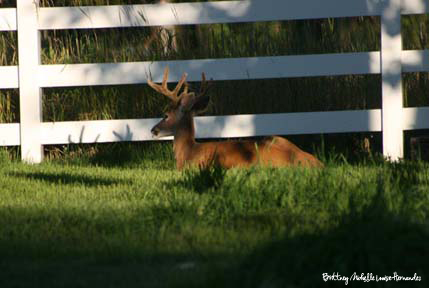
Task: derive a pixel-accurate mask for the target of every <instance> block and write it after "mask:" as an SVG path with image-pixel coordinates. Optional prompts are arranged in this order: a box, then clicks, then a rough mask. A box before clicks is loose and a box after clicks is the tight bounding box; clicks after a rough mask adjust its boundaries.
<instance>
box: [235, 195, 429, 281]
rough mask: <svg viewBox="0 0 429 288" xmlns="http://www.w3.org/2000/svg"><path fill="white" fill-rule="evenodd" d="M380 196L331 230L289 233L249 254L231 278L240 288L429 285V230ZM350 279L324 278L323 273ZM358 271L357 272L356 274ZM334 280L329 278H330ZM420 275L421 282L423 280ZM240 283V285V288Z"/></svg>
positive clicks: (353, 211) (353, 205)
mask: <svg viewBox="0 0 429 288" xmlns="http://www.w3.org/2000/svg"><path fill="white" fill-rule="evenodd" d="M384 201H385V200H384V199H383V198H382V197H375V199H374V201H373V203H372V204H370V205H369V206H367V207H366V208H365V209H364V210H363V211H357V210H356V208H355V207H356V205H355V204H354V203H353V202H351V203H350V205H351V206H350V208H351V213H350V214H349V215H347V216H344V217H343V218H342V219H341V220H340V224H339V225H338V226H337V227H336V228H334V229H331V230H328V231H321V232H320V233H303V234H301V235H297V236H294V235H286V236H285V237H284V238H283V239H282V240H280V241H276V242H275V243H270V244H268V245H266V246H264V247H260V248H259V249H257V250H256V251H254V252H253V253H252V255H250V256H248V257H246V258H245V260H244V261H243V263H242V264H241V265H240V266H239V267H238V268H236V270H235V271H234V272H233V273H231V274H230V275H233V276H231V277H230V278H229V279H228V280H227V282H228V284H229V283H233V285H228V286H229V287H234V285H238V286H239V287H321V286H323V287H325V286H326V287H347V286H345V285H346V284H348V286H351V287H428V277H429V273H428V272H429V261H427V259H428V257H429V245H428V243H429V230H428V228H427V226H424V225H422V224H417V223H415V222H412V221H410V220H409V218H408V217H407V216H404V215H398V214H394V213H391V212H388V210H387V209H386V207H385V202H384ZM324 273H326V274H327V275H330V276H332V275H333V274H335V275H336V274H338V275H340V276H343V277H344V276H345V277H348V279H347V281H348V283H346V280H341V279H339V277H338V276H337V277H336V279H337V281H334V280H330V281H329V280H328V281H327V283H324V281H323V276H322V275H323V274H324ZM355 273H356V274H355ZM362 273H363V274H364V275H365V276H367V273H372V274H373V276H374V277H376V276H379V277H384V276H386V275H387V276H394V273H397V275H399V276H404V277H411V278H412V277H414V276H415V275H416V276H418V277H420V278H418V277H415V278H414V279H416V280H415V281H395V280H391V281H376V279H375V280H373V281H370V282H365V281H363V280H361V281H358V280H356V279H357V278H353V275H354V274H355V275H357V276H359V277H360V276H361V275H362ZM326 279H329V278H326ZM419 279H420V281H418V280H419ZM238 286H237V287H238Z"/></svg>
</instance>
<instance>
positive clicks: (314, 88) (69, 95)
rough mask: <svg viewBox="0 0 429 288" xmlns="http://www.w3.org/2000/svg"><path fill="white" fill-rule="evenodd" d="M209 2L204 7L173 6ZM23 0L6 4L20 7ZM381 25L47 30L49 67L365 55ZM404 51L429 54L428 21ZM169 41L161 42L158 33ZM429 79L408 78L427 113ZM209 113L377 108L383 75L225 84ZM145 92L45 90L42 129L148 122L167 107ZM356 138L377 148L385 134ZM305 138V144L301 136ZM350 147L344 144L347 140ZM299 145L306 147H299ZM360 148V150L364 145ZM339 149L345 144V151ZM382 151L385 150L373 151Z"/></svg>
mask: <svg viewBox="0 0 429 288" xmlns="http://www.w3.org/2000/svg"><path fill="white" fill-rule="evenodd" d="M154 2H156V1H136V0H115V1H109V0H69V1H66V0H62V1H53V0H42V1H41V3H42V6H45V7H46V6H54V5H55V6H78V5H115V4H141V3H154ZM171 2H201V1H185V0H181V1H171ZM15 5H16V1H2V2H1V6H2V7H13V6H15ZM379 22H380V21H379V18H378V17H355V18H340V19H324V20H306V21H275V22H259V23H239V24H213V25H188V26H180V27H176V29H174V30H169V29H163V28H160V27H155V28H121V29H98V30H65V31H64V30H49V31H43V32H42V62H43V64H58V63H94V62H100V63H103V62H127V61H156V60H177V59H203V58H229V57H254V56H268V55H272V56H280V55H298V54H318V53H340V52H366V51H377V50H379V49H380V36H379V35H380V24H379ZM402 22H403V23H402V28H403V32H404V37H403V45H404V49H427V48H429V40H428V38H429V17H428V16H427V15H418V16H404V17H403V21H402ZM161 34H163V35H168V36H167V37H166V38H165V37H164V38H162V37H160V36H159V35H161ZM17 62H18V57H17V37H16V33H15V32H1V33H0V65H16V64H17ZM428 84H429V73H409V74H405V75H404V87H405V89H404V90H405V92H404V103H405V105H406V106H407V107H415V106H427V105H429V97H428V94H427V89H428V87H429V86H428ZM211 96H212V105H210V109H209V110H208V112H207V114H209V115H230V114H250V113H252V114H258V113H282V112H307V111H333V110H356V109H376V108H380V107H381V83H380V76H379V75H356V76H339V77H310V78H291V79H266V80H242V81H217V82H216V85H215V87H214V89H212V91H211ZM164 98H165V97H160V96H159V95H156V94H155V93H153V91H151V90H150V89H148V87H147V86H146V85H121V86H98V87H77V88H76V87H74V88H49V89H44V98H43V119H44V121H67V120H95V119H126V118H150V117H157V116H159V115H161V113H162V109H163V107H165V104H166V103H167V100H166V99H164ZM18 121H19V100H18V92H17V90H0V123H10V122H18ZM359 135H360V136H357V134H355V135H353V136H352V138H353V139H357V140H356V141H357V142H361V141H363V140H362V139H363V138H367V139H370V140H371V141H372V142H374V143H372V144H374V145H375V146H374V147H378V146H379V140H376V139H379V138H380V137H379V135H378V133H373V134H371V137H369V138H368V135H366V134H365V135H363V134H359ZM297 138H299V137H297ZM349 140H350V139H348V140H347V141H346V142H349ZM298 141H299V140H298ZM358 146H359V145H358ZM339 147H340V148H341V145H339ZM375 149H376V150H377V149H378V148H375Z"/></svg>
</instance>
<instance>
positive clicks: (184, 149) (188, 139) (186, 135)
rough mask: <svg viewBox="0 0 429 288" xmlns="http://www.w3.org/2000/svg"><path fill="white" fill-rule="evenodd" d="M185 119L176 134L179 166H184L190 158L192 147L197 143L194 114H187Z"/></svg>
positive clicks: (175, 152)
mask: <svg viewBox="0 0 429 288" xmlns="http://www.w3.org/2000/svg"><path fill="white" fill-rule="evenodd" d="M184 117H185V118H184V119H183V122H182V123H183V125H180V126H179V127H178V128H177V130H176V134H175V135H174V142H173V143H174V145H173V149H174V155H175V158H176V163H177V167H178V168H182V167H183V165H184V164H185V162H186V161H187V160H189V159H190V157H191V154H192V148H193V147H194V145H195V143H196V142H195V127H194V119H193V116H192V115H186V116H184Z"/></svg>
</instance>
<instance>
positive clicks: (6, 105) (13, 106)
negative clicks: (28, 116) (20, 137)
mask: <svg viewBox="0 0 429 288" xmlns="http://www.w3.org/2000/svg"><path fill="white" fill-rule="evenodd" d="M19 121H20V115H19V90H18V89H0V123H18V122H19Z"/></svg>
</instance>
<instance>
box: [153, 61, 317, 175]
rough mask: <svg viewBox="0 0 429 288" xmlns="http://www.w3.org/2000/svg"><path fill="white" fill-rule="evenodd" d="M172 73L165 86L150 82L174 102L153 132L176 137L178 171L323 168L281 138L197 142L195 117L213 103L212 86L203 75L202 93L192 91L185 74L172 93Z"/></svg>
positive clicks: (175, 152)
mask: <svg viewBox="0 0 429 288" xmlns="http://www.w3.org/2000/svg"><path fill="white" fill-rule="evenodd" d="M168 71H169V70H168V67H167V68H166V69H165V72H164V78H163V80H162V85H158V84H155V83H153V82H152V81H151V80H148V84H149V85H150V86H151V87H152V88H153V89H154V90H156V91H157V92H159V93H161V94H163V95H165V96H167V97H168V98H170V99H171V101H172V106H171V109H170V110H168V111H167V112H166V113H165V116H164V118H163V119H162V120H161V121H160V122H159V123H158V124H156V125H155V126H154V127H153V128H152V130H151V132H152V135H153V137H155V138H160V137H166V136H174V154H175V158H176V165H177V168H178V169H182V168H184V167H186V166H192V165H195V166H198V167H207V166H210V165H220V166H221V167H224V168H232V167H246V166H251V165H256V164H261V165H265V166H273V167H279V166H290V165H302V166H307V167H321V166H323V164H322V163H321V162H320V161H319V160H318V159H317V158H316V157H314V156H313V155H311V154H309V153H307V152H304V151H302V150H301V149H299V148H298V147H297V146H295V145H294V144H293V143H291V142H290V141H288V140H286V139H285V138H282V137H278V136H270V137H266V138H264V139H261V140H256V141H250V140H249V141H223V142H206V143H198V142H196V141H195V128H194V115H195V114H197V113H198V112H201V111H203V110H204V109H205V108H206V106H207V105H208V103H209V97H208V96H207V94H206V92H207V89H208V87H209V83H208V82H207V81H206V79H205V75H204V73H203V74H202V82H201V88H200V91H199V93H198V94H195V93H194V92H188V90H189V88H188V84H187V82H186V77H187V74H186V73H184V74H183V76H182V78H181V79H180V81H179V83H178V84H177V86H176V88H175V89H174V90H172V91H171V90H169V89H168V87H167V79H168ZM182 86H184V89H183V92H182V93H180V94H179V92H180V90H181V88H182Z"/></svg>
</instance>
